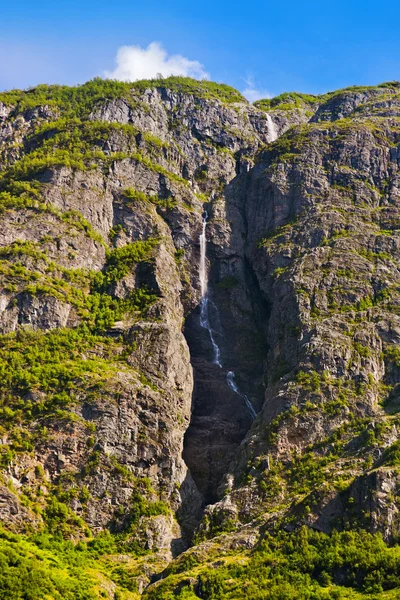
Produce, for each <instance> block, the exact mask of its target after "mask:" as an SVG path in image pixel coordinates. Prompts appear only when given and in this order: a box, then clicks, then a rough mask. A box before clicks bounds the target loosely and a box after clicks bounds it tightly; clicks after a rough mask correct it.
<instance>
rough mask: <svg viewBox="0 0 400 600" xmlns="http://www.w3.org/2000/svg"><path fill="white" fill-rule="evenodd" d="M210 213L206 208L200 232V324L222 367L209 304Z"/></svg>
mask: <svg viewBox="0 0 400 600" xmlns="http://www.w3.org/2000/svg"><path fill="white" fill-rule="evenodd" d="M207 219H208V213H207V211H206V210H205V211H204V214H203V227H202V231H201V234H200V266H199V278H200V290H201V300H200V325H201V326H202V327H204V329H207V331H208V335H209V336H210V340H211V344H212V347H213V363H214V364H215V365H218V366H219V367H221V368H222V364H221V351H220V349H219V346H218V344H217V343H216V341H215V338H214V332H213V330H212V328H211V324H210V314H209V304H210V300H209V298H208V274H207V265H206V247H207V239H206V227H207Z"/></svg>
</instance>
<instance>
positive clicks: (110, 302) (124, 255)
mask: <svg viewBox="0 0 400 600" xmlns="http://www.w3.org/2000/svg"><path fill="white" fill-rule="evenodd" d="M0 210H1V226H0V254H1V265H0V276H1V280H2V281H1V292H0V309H1V310H0V375H1V376H0V394H1V396H0V397H1V413H0V428H1V435H0V440H1V444H0V466H1V476H0V518H1V523H2V527H3V529H2V530H1V533H0V564H1V566H2V569H0V598H7V599H14V598H15V599H16V600H17V599H20V598H27V599H29V600H39V599H42V598H54V599H57V600H58V599H59V598H60V599H61V598H63V599H71V600H72V599H75V598H81V599H84V600H86V599H88V600H89V599H92V598H110V599H114V600H128V599H136V600H137V599H138V598H139V597H143V598H148V599H149V600H150V599H151V600H153V599H154V600H155V599H162V600H170V599H172V598H182V599H183V598H184V599H194V598H204V599H206V600H224V599H228V598H229V599H239V598H247V599H252V600H261V598H262V599H271V600H275V599H276V600H278V599H279V600H281V599H282V600H284V599H286V598H287V599H289V598H290V599H292V598H295V599H298V600H301V599H315V600H320V599H330V598H354V599H356V598H370V599H371V600H372V599H378V598H379V599H380V600H381V599H382V600H383V599H388V600H389V599H392V598H393V599H394V598H397V597H399V594H400V576H399V574H398V573H399V572H400V550H399V547H398V546H397V541H398V539H399V534H400V392H399V390H400V346H399V344H400V271H399V268H398V264H399V261H400V83H398V82H390V83H386V84H382V85H380V86H377V87H351V88H348V89H345V90H339V91H336V92H332V93H328V94H325V95H323V96H310V95H305V94H297V93H288V94H283V95H282V96H278V97H277V98H273V99H268V100H261V101H258V102H256V103H255V104H254V105H250V104H249V103H248V102H247V101H246V100H245V99H244V98H243V97H242V96H241V95H240V93H239V92H237V91H236V90H234V89H233V88H230V87H229V86H225V85H222V84H216V83H211V82H207V81H201V82H199V81H195V80H191V79H188V78H179V77H171V78H169V79H165V80H150V81H139V82H136V83H134V84H126V83H120V82H117V81H109V80H106V81H103V80H100V79H95V80H93V81H91V82H88V83H87V84H84V85H82V86H78V87H75V88H73V87H62V86H44V85H42V86H38V87H36V88H33V89H30V90H27V91H18V90H13V91H11V92H4V93H0Z"/></svg>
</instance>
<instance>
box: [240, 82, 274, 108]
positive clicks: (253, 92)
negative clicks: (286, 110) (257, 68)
mask: <svg viewBox="0 0 400 600" xmlns="http://www.w3.org/2000/svg"><path fill="white" fill-rule="evenodd" d="M245 83H246V86H247V87H246V89H244V90H243V91H242V94H243V96H244V97H245V98H247V100H249V101H250V102H255V101H256V100H261V98H271V97H272V96H271V94H270V93H269V92H267V90H264V89H260V87H259V86H258V85H256V83H255V82H254V79H253V77H250V76H249V77H247V78H246V79H245Z"/></svg>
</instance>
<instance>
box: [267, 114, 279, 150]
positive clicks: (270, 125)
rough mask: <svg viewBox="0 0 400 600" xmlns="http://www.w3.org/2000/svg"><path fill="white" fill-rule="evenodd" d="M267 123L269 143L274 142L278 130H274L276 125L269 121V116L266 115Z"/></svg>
mask: <svg viewBox="0 0 400 600" xmlns="http://www.w3.org/2000/svg"><path fill="white" fill-rule="evenodd" d="M267 123H268V133H269V138H270V139H269V142H270V143H271V142H274V141H275V140H276V139H277V137H278V130H277V129H276V125H275V123H274V122H273V120H272V119H271V115H269V114H268V113H267Z"/></svg>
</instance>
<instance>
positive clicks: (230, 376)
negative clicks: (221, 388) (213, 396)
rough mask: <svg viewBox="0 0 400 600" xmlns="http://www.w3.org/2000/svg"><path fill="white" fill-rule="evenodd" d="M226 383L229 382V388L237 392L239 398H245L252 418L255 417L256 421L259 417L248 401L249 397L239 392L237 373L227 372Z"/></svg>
mask: <svg viewBox="0 0 400 600" xmlns="http://www.w3.org/2000/svg"><path fill="white" fill-rule="evenodd" d="M226 382H227V384H228V386H229V387H230V388H231V390H233V391H234V392H235V394H238V396H240V397H241V398H243V400H244V401H245V403H246V406H247V408H248V409H249V412H250V414H251V416H252V417H253V419H255V418H256V416H257V413H256V411H255V410H254V408H253V407H252V404H251V402H250V400H249V399H248V397H247V396H246V394H242V392H241V391H240V390H239V388H238V386H237V384H236V381H235V373H234V372H233V371H228V372H227V374H226Z"/></svg>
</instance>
